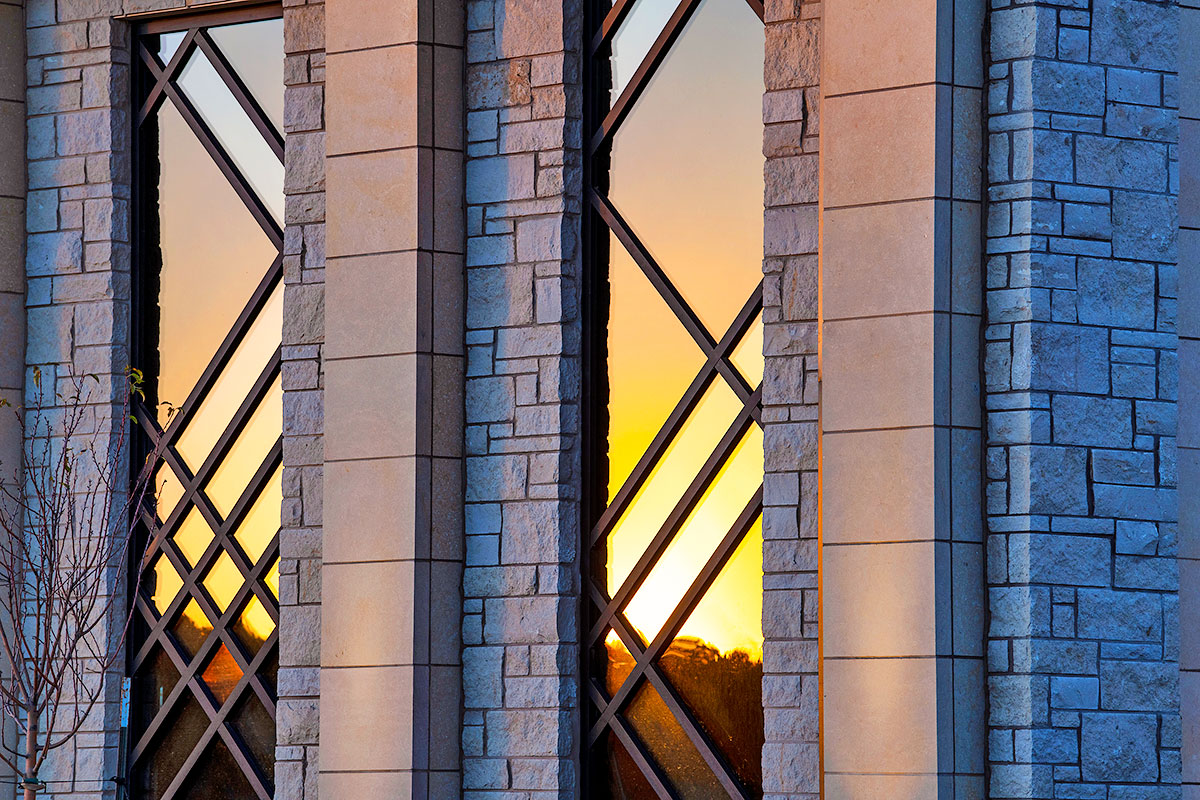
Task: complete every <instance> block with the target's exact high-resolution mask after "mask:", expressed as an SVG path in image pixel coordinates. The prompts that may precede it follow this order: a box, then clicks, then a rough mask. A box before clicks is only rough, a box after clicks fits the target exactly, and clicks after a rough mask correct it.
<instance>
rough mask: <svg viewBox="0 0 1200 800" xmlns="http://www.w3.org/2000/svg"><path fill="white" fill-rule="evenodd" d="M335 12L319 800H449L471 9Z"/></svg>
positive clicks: (457, 605) (411, 6)
mask: <svg viewBox="0 0 1200 800" xmlns="http://www.w3.org/2000/svg"><path fill="white" fill-rule="evenodd" d="M326 7H327V14H326V20H325V22H326V25H325V33H326V41H325V47H326V51H327V56H326V62H325V92H326V98H327V109H328V114H327V133H326V137H327V138H326V139H325V152H326V157H325V161H324V163H325V191H326V198H327V203H326V208H327V212H326V213H327V217H326V223H327V226H328V228H327V229H328V237H327V263H326V265H325V267H326V268H325V284H324V286H325V292H326V297H327V299H328V302H327V304H326V305H325V307H324V312H325V313H324V337H325V339H324V341H325V342H326V344H325V345H324V361H323V363H324V374H325V383H324V424H325V427H324V430H325V432H326V433H328V434H329V435H328V437H326V438H325V440H324V474H323V483H324V492H323V509H324V514H323V518H322V524H323V544H322V561H323V567H322V584H323V594H322V601H321V606H320V609H321V631H322V633H321V678H320V686H321V713H320V740H321V742H322V746H321V758H320V770H321V781H320V787H321V789H320V791H321V793H322V794H323V795H324V796H326V797H348V796H355V795H357V794H362V793H363V792H366V793H367V794H372V795H374V794H377V793H382V794H388V795H395V796H403V797H412V798H440V797H454V796H458V794H459V792H460V784H461V778H460V771H459V770H460V766H459V760H460V759H459V747H458V743H459V733H460V730H461V711H460V709H461V699H460V698H461V686H462V683H461V666H460V664H461V656H460V649H461V648H460V633H459V631H460V623H461V608H462V600H461V585H462V556H463V549H462V519H463V512H462V503H463V469H462V415H463V412H462V408H463V402H464V400H463V364H462V358H463V319H462V305H463V302H462V291H463V251H464V247H465V242H464V240H463V238H462V236H461V231H462V221H461V220H462V215H463V209H462V197H463V170H462V158H463V155H462V142H463V138H464V137H463V133H462V115H463V110H462V82H461V78H460V74H461V68H460V67H458V66H456V65H460V64H461V60H462V48H463V39H462V36H463V34H462V25H463V8H462V6H461V4H459V3H455V2H449V3H441V2H432V0H405V2H401V3H362V2H357V0H330V2H328V3H327V6H326ZM455 218H457V221H455Z"/></svg>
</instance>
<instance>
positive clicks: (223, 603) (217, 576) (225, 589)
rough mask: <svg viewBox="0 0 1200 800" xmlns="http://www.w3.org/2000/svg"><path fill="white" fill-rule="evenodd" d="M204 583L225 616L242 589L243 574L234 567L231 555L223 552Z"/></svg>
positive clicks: (218, 608) (205, 577)
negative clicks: (235, 596) (226, 610)
mask: <svg viewBox="0 0 1200 800" xmlns="http://www.w3.org/2000/svg"><path fill="white" fill-rule="evenodd" d="M203 583H204V588H205V589H207V590H208V594H209V596H210V597H211V598H212V599H213V602H215V603H216V604H217V610H218V611H220V612H221V613H222V614H224V613H225V609H227V608H229V604H230V603H232V602H233V598H234V595H236V594H237V592H238V589H241V588H242V583H243V580H242V573H241V572H239V571H238V568H237V567H236V566H234V563H233V559H232V558H230V557H229V554H228V553H226V552H225V551H223V550H222V551H221V555H220V556H219V557H218V558H217V562H216V563H215V564H213V567H212V569H211V570H209V572H208V574H207V575H205V576H204V581H203Z"/></svg>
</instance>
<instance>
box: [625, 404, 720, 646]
mask: <svg viewBox="0 0 1200 800" xmlns="http://www.w3.org/2000/svg"><path fill="white" fill-rule="evenodd" d="M741 407H742V405H741V403H740V402H738V399H737V396H736V395H734V393H733V390H731V389H730V388H729V386H728V385H727V384H726V383H725V381H723V380H717V381H714V382H713V385H712V386H710V387H709V388H708V390H707V391H706V392H705V393H704V395H703V396H702V397H701V400H700V403H699V404H698V405H697V406H696V408H695V409H694V410H693V411H692V414H691V416H690V417H689V418H688V421H687V422H686V423H685V424H684V427H683V429H682V430H681V431H680V432H679V434H678V435H677V436H676V437H675V440H674V441H673V442H672V443H671V446H670V447H669V448H668V450H667V452H666V454H665V455H664V456H663V458H662V460H661V461H659V463H658V465H657V466H656V467H655V468H654V471H653V472H651V474H650V477H649V478H647V479H646V482H645V483H644V484H643V485H642V488H641V489H640V490H638V493H637V495H636V496H635V497H634V499H633V500H632V502H630V504H629V506H628V508H626V510H625V513H623V514H622V515H621V517H620V519H619V520H617V522H616V524H615V525H614V526H613V529H612V532H611V533H609V536H608V585H609V586H610V587H611V589H612V591H613V592H615V591H616V590H617V589H618V588H619V587H620V586H621V584H623V583H624V582H625V579H626V578H627V577H628V576H629V572H630V570H632V569H633V567H634V565H635V564H636V563H637V561H638V559H640V558H641V556H642V553H643V552H644V551H645V550H646V546H647V545H649V544H650V541H651V540H652V539H653V538H654V537H655V536H656V535H657V534H658V531H659V529H660V528H661V527H662V525H663V523H664V522H666V521H667V517H668V516H669V515H670V514H671V511H672V510H673V509H674V508H675V505H676V503H678V502H679V499H680V498H681V497H683V494H684V492H685V491H687V488H688V486H689V485H690V484H691V482H692V480H693V479H694V478H695V477H696V473H697V472H698V471H699V469H700V467H701V466H702V465H703V464H704V462H705V461H707V460H708V457H709V456H710V455H712V452H713V450H714V449H716V446H717V444H718V443H719V442H720V440H721V437H722V436H724V435H725V432H726V431H727V430H728V429H729V426H730V425H731V424H732V423H733V421H734V419H735V418H736V417H737V414H738V411H740V410H741ZM738 510H739V511H740V510H741V509H740V508H739V509H738ZM701 556H703V554H701ZM685 588H686V587H685ZM668 611H669V610H668ZM630 622H632V623H633V624H634V625H635V626H639V623H638V622H637V621H635V620H634V619H633V618H632V617H630ZM639 627H640V626H639Z"/></svg>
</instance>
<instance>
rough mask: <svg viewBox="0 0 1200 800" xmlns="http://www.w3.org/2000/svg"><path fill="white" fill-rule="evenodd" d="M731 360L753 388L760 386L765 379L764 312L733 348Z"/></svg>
mask: <svg viewBox="0 0 1200 800" xmlns="http://www.w3.org/2000/svg"><path fill="white" fill-rule="evenodd" d="M729 360H730V361H732V362H733V365H734V366H735V367H737V369H738V372H740V373H742V377H743V378H745V379H746V383H748V384H750V387H751V388H752V389H754V388H758V385H759V384H760V383H762V379H763V321H762V314H759V315H758V319H756V320H755V321H754V325H753V326H752V327H751V328H750V330H748V331H746V333H745V335H743V336H742V339H741V341H739V342H738V343H737V346H736V347H734V348H733V353H732V355H731V356H730V359H729Z"/></svg>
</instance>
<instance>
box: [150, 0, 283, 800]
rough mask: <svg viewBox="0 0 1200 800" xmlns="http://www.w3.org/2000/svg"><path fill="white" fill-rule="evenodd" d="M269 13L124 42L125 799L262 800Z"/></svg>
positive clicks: (277, 29) (277, 425)
mask: <svg viewBox="0 0 1200 800" xmlns="http://www.w3.org/2000/svg"><path fill="white" fill-rule="evenodd" d="M279 13H280V12H279V10H278V8H275V7H269V6H268V7H260V8H250V9H239V10H237V11H229V12H224V13H221V14H218V15H212V16H197V17H191V18H175V19H171V20H162V21H157V22H151V23H146V24H144V25H143V26H142V30H141V31H140V35H139V36H138V38H137V39H136V40H135V42H134V54H133V56H134V69H135V86H136V92H135V98H136V103H135V106H134V108H135V114H136V117H135V122H136V130H135V139H134V141H135V209H136V210H135V219H134V227H135V262H136V275H135V282H134V283H135V288H134V358H135V360H136V361H137V362H138V365H139V366H141V367H143V368H144V369H145V371H146V373H147V375H148V376H149V378H150V381H149V385H150V392H149V395H148V402H147V406H155V407H154V408H143V409H141V410H140V411H139V413H138V421H139V422H140V424H141V426H142V428H143V429H144V430H145V432H146V434H147V436H148V437H149V438H150V439H152V440H159V439H165V440H166V443H167V444H166V451H165V452H166V455H165V457H164V461H163V463H162V464H161V465H160V467H159V469H158V472H157V484H158V486H159V487H160V494H159V501H158V511H157V514H156V515H155V516H154V517H153V518H147V519H144V520H143V522H144V533H145V537H146V538H145V542H146V547H147V550H146V557H145V560H144V561H142V562H141V563H140V564H138V565H135V568H139V569H140V570H141V580H140V582H139V584H138V588H137V591H136V594H135V595H134V598H133V602H134V604H135V606H136V609H135V612H134V614H135V625H134V630H133V633H132V637H131V648H130V664H129V667H130V674H131V676H132V702H131V719H130V733H131V735H130V737H129V745H128V754H127V759H128V766H129V770H130V775H131V777H132V790H133V795H134V796H135V797H136V798H138V800H176V799H178V800H184V799H187V800H256V799H257V800H269V799H270V798H271V797H272V795H273V794H274V763H275V699H276V686H275V676H276V673H277V669H278V660H279V655H278V647H277V637H278V633H277V630H276V628H277V622H278V619H279V600H278V593H279V577H278V576H279V563H278V562H279V537H278V533H279V527H280V505H281V499H282V488H281V466H280V464H281V446H282V445H281V440H280V437H281V432H282V413H283V410H282V389H281V386H280V355H279V347H280V340H281V335H282V329H283V286H282V282H281V276H282V262H281V256H280V250H281V247H282V243H283V234H282V227H283V137H282V127H283V25H282V21H281V20H280V19H279Z"/></svg>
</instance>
